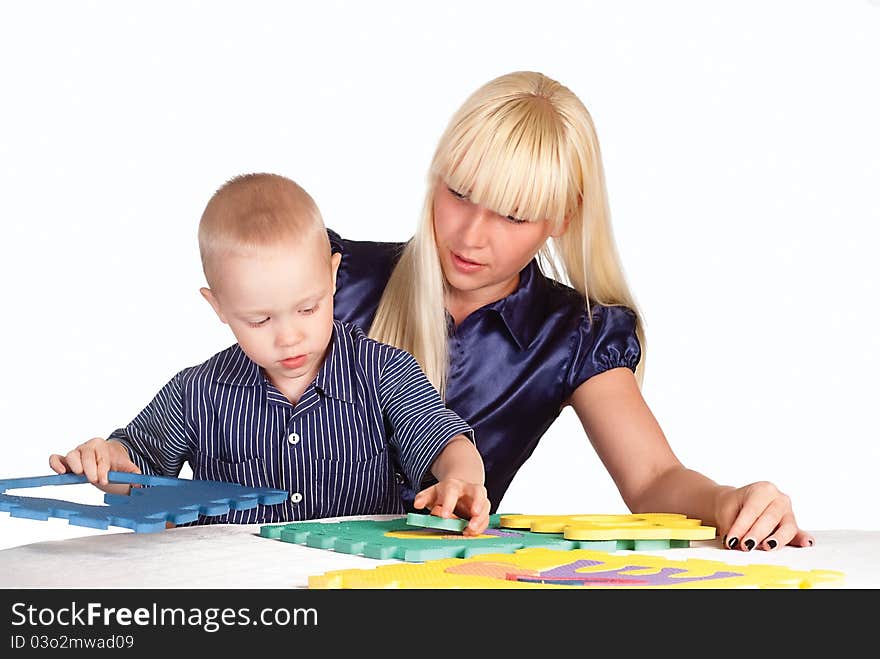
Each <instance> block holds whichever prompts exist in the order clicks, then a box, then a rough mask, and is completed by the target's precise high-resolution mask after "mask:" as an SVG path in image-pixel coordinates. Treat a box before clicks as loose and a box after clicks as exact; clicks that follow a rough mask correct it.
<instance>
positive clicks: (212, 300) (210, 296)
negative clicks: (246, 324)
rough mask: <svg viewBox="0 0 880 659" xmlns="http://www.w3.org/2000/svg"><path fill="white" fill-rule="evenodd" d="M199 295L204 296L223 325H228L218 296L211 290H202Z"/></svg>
mask: <svg viewBox="0 0 880 659" xmlns="http://www.w3.org/2000/svg"><path fill="white" fill-rule="evenodd" d="M199 293H201V294H202V297H203V298H205V299H206V300H207V301H208V304H210V305H211V308H212V309H213V310H214V313H216V314H217V318H219V319H220V322H221V323H224V324H228V323H227V322H226V317H225V316H224V315H223V312H222V311H221V310H220V303H219V302H218V301H217V296H216V295H214V292H213V291H212V290H211V289H210V288H204V287H202V288H200V289H199Z"/></svg>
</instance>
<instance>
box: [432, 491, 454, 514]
mask: <svg viewBox="0 0 880 659" xmlns="http://www.w3.org/2000/svg"><path fill="white" fill-rule="evenodd" d="M460 494H461V491H460V490H459V489H458V488H456V487H448V488H446V489H444V490H443V492H442V494H440V497H439V501H438V502H437V503H436V504H435V505H434V508H433V510H431V514H432V515H437V516H438V517H446V518H451V517H454V516H455V515H454V513H455V509H456V507H457V505H458V499H459V496H460Z"/></svg>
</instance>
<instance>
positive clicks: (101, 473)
mask: <svg viewBox="0 0 880 659" xmlns="http://www.w3.org/2000/svg"><path fill="white" fill-rule="evenodd" d="M109 471H110V462H109V461H108V460H107V456H106V455H105V454H104V452H103V451H95V477H96V478H97V479H98V483H99V484H101V485H107V484H108V483H109V482H110V480H109V479H108V478H107V472H109Z"/></svg>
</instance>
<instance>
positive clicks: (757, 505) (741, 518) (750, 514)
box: [726, 482, 780, 549]
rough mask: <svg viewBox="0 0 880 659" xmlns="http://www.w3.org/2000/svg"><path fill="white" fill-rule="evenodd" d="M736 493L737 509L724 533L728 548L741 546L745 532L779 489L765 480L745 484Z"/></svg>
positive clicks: (776, 494) (777, 493) (777, 494)
mask: <svg viewBox="0 0 880 659" xmlns="http://www.w3.org/2000/svg"><path fill="white" fill-rule="evenodd" d="M737 494H738V496H737V497H734V498H733V500H734V501H736V500H738V501H739V511H738V512H737V514H736V517H735V519H734V520H733V523H732V524H731V525H730V528H729V529H728V530H727V534H726V535H727V540H726V544H727V547H728V548H729V549H738V548H741V544H740V543H741V541H743V540H745V537H744V536H745V534H746V533H747V532H748V530H749V529H750V528H752V525H753V524H754V523H755V521H756V520H757V519H758V517H760V516H761V514H762V513H763V512H764V510H765V509H766V508H767V506H769V505H770V503H771V502H772V501H773V500H774V499H775V498H776V497H777V496H779V495H780V493H779V490H777V489H776V487H775V486H774V485H773V484H772V483H766V482H761V483H752V484H751V485H747V486H746V487H744V488H742V489H741V490H740V491H738V492H737Z"/></svg>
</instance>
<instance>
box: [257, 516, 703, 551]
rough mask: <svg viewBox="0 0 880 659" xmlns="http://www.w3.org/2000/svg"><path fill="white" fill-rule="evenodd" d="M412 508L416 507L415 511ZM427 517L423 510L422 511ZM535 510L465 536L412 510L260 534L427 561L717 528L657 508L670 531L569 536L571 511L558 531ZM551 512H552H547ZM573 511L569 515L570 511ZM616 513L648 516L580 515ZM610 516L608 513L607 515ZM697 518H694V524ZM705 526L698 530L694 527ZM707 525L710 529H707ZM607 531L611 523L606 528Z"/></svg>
mask: <svg viewBox="0 0 880 659" xmlns="http://www.w3.org/2000/svg"><path fill="white" fill-rule="evenodd" d="M411 514H412V513H411ZM421 517H424V516H421ZM537 517H540V516H535V515H513V514H495V515H490V517H489V527H488V528H487V529H486V530H485V531H484V532H483V533H482V534H480V535H478V536H464V535H461V533H458V532H456V533H449V532H447V531H444V530H441V529H432V528H414V527H413V526H412V525H411V524H409V523H408V522H409V520H410V515H407V516H406V517H405V518H404V517H401V518H396V519H391V520H386V521H374V520H351V521H341V522H291V523H288V524H273V525H265V526H262V527H260V535H261V536H262V537H264V538H273V539H276V540H281V541H283V542H292V543H296V544H300V545H306V546H308V547H315V548H319V549H330V550H333V551H338V552H343V553H346V554H361V555H363V556H366V557H367V558H378V559H389V558H394V559H397V560H402V561H408V562H423V561H428V560H435V559H440V558H466V557H469V556H474V555H477V554H485V553H489V552H504V553H512V552H514V551H516V550H518V549H523V548H526V547H545V548H548V549H565V550H570V549H594V550H598V551H617V550H618V549H634V550H636V551H651V550H662V549H669V548H677V547H688V546H690V540H689V539H688V534H690V535H696V536H699V537H700V538H701V539H702V538H713V537H714V536H715V529H714V528H711V527H699V520H690V521H688V522H685V520H687V518H685V517H684V516H682V515H672V514H670V515H668V516H667V515H665V514H663V515H661V514H659V513H658V514H656V515H655V516H654V517H653V518H652V520H653V521H652V524H657V523H660V522H661V521H663V520H661V519H660V518H661V517H663V518H664V520H665V521H667V522H674V524H671V525H670V526H669V527H664V528H665V530H664V531H663V533H664V534H665V536H666V537H663V538H657V537H656V535H657V532H656V531H655V533H654V536H655V537H647V538H636V537H632V536H633V530H634V526H633V525H632V524H629V525H627V524H620V525H618V527H616V528H617V529H618V532H619V536H620V537H619V538H617V539H615V538H613V537H612V538H611V539H604V540H603V539H600V540H595V539H590V538H586V539H577V538H566V537H565V536H564V533H563V530H564V529H565V526H566V525H565V524H564V523H562V522H561V520H563V519H568V517H560V516H555V517H554V521H553V524H554V525H555V527H554V528H556V530H557V531H558V532H551V531H549V528H550V527H549V524H550V520H549V519H547V520H540V522H543V523H539V520H537ZM545 517H547V518H550V517H551V516H545ZM569 517H570V516H569ZM580 517H606V518H611V517H614V518H618V521H623V522H630V523H631V522H634V521H636V518H640V517H644V516H630V515H613V516H612V515H607V516H597V515H591V516H587V515H584V516H580ZM505 519H507V520H508V524H511V525H520V526H525V530H522V529H520V528H512V527H511V528H503V527H502V526H503V521H504V520H505ZM532 521H535V522H536V525H535V528H539V529H541V530H540V531H534V530H532V529H530V528H529V526H530V524H531V522H532ZM605 521H606V522H610V521H611V520H610V519H606V520H605ZM694 522H696V524H694ZM697 528H699V529H702V530H695V529H697ZM706 529H709V530H708V531H707V530H706ZM602 530H603V532H605V531H607V530H608V529H607V528H603V529H602Z"/></svg>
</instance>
